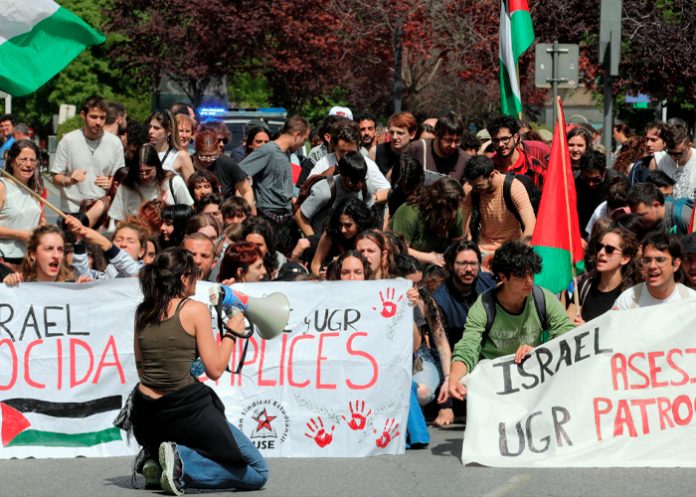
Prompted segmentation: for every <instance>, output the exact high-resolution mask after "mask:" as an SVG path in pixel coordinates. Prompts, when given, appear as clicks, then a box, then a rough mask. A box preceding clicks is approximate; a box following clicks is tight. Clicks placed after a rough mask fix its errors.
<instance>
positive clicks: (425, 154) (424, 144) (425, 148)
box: [420, 138, 428, 171]
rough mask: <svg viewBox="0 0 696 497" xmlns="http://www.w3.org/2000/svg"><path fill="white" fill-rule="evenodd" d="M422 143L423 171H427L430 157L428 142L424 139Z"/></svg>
mask: <svg viewBox="0 0 696 497" xmlns="http://www.w3.org/2000/svg"><path fill="white" fill-rule="evenodd" d="M420 142H421V145H423V171H425V170H426V169H427V167H426V165H427V163H426V160H427V156H428V149H427V142H426V141H425V140H424V139H423V138H421V139H420Z"/></svg>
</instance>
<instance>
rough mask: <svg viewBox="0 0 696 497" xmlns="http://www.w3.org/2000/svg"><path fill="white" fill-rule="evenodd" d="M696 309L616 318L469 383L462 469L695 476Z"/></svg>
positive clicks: (483, 365) (684, 306)
mask: <svg viewBox="0 0 696 497" xmlns="http://www.w3.org/2000/svg"><path fill="white" fill-rule="evenodd" d="M695 330H696V300H689V301H686V302H677V303H673V304H664V305H658V306H653V307H648V308H643V309H636V310H631V311H610V312H608V313H606V314H604V315H603V316H600V317H599V318H597V319H595V320H593V321H591V322H589V323H586V324H584V325H583V326H580V327H578V328H577V329H575V330H573V331H572V332H570V333H567V334H565V335H563V336H561V337H559V338H556V339H555V340H553V341H551V342H549V343H546V344H544V345H542V346H539V347H537V348H536V349H535V350H534V352H533V353H532V355H531V356H530V357H528V358H527V359H526V360H525V361H524V362H523V363H522V364H521V365H516V364H514V362H513V357H512V356H506V357H501V358H498V359H495V360H485V361H481V362H480V363H479V364H478V365H477V366H476V367H475V368H474V370H473V372H472V374H471V375H470V377H469V379H468V382H467V384H468V386H467V387H468V400H467V424H466V431H465V434H464V445H463V450H462V461H463V463H464V464H468V463H479V464H483V465H486V466H500V467H506V466H507V467H512V466H518V467H629V466H653V467H675V466H682V467H694V466H696V420H695V419H694V411H695V410H696V388H695V387H694V383H696V344H695V343H694V331H695Z"/></svg>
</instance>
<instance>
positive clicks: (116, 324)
mask: <svg viewBox="0 0 696 497" xmlns="http://www.w3.org/2000/svg"><path fill="white" fill-rule="evenodd" d="M410 285H411V283H410V282H409V281H407V280H382V281H369V282H322V283H319V282H293V283H255V284H247V285H236V286H235V287H234V288H235V289H237V290H240V291H242V292H244V293H246V294H247V295H249V296H250V297H262V296H263V295H267V294H269V293H273V292H281V293H284V294H285V295H287V297H288V298H289V301H290V306H291V309H292V311H291V315H290V322H289V325H288V329H287V330H285V332H283V333H282V334H281V335H280V336H279V337H277V338H275V339H273V340H270V341H266V340H262V339H260V338H259V337H258V335H254V337H252V338H251V339H250V345H249V351H248V353H247V356H246V359H245V362H244V369H243V371H242V374H241V375H234V374H230V373H225V374H224V375H223V376H222V377H221V378H220V379H219V380H218V381H217V382H214V383H213V382H210V380H208V379H206V378H202V380H203V381H207V382H208V384H210V385H211V386H212V387H213V388H214V389H215V390H216V391H217V393H218V395H219V396H220V397H221V398H222V400H223V402H224V403H225V406H226V415H227V417H228V419H229V420H230V422H231V423H233V424H235V425H236V426H238V427H239V428H240V429H241V430H242V431H243V432H244V433H245V434H246V435H247V436H248V437H250V439H251V440H252V441H253V442H254V443H255V444H256V445H257V447H259V448H260V450H261V452H262V453H263V454H264V455H265V456H282V457H360V456H368V455H377V454H398V453H403V451H404V448H405V436H406V419H407V413H408V404H409V395H410V388H411V360H412V359H411V355H412V345H413V333H412V327H413V312H412V308H411V307H409V306H408V305H407V299H406V296H405V294H406V291H407V289H408V288H409V287H410ZM210 286H211V285H210V284H199V285H198V289H197V290H198V293H197V296H196V298H198V299H200V300H202V301H206V302H207V300H208V288H209V287H210ZM141 299H142V297H141V294H140V291H139V288H138V281H137V280H136V279H123V280H114V281H109V282H96V283H90V284H85V285H75V284H38V283H34V284H21V285H20V286H19V287H16V288H8V287H5V286H4V285H0V365H1V366H0V442H1V444H0V445H1V446H0V458H10V457H29V456H31V457H73V456H77V455H84V456H116V455H126V454H133V453H135V452H136V449H137V447H135V443H134V442H133V441H131V443H130V444H129V443H127V442H126V441H125V435H124V433H123V432H121V431H120V430H118V429H116V428H114V427H113V426H112V424H111V423H112V421H113V419H114V418H115V416H116V414H117V413H118V411H119V409H120V408H121V405H122V403H123V401H124V400H125V398H126V397H127V395H128V394H129V393H130V391H131V390H132V389H133V387H134V385H135V384H136V383H137V373H136V371H135V363H134V358H133V316H134V312H135V307H136V306H137V304H138V303H139V302H140V301H141ZM213 321H216V320H215V319H213ZM238 342H239V343H238V346H237V348H236V349H235V352H234V353H233V357H232V359H231V366H230V369H232V370H234V368H235V367H236V365H237V362H238V360H239V358H240V357H241V350H242V345H243V341H242V340H240V341H238Z"/></svg>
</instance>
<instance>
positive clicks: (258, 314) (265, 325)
mask: <svg viewBox="0 0 696 497" xmlns="http://www.w3.org/2000/svg"><path fill="white" fill-rule="evenodd" d="M210 302H211V303H212V304H213V305H215V306H218V304H221V308H220V306H218V312H220V310H222V312H224V313H225V314H226V315H227V316H230V315H231V314H233V313H234V312H235V310H236V309H238V310H241V311H242V312H244V315H245V316H246V317H247V319H249V322H251V323H252V324H254V325H255V327H256V329H257V330H258V333H259V335H260V336H261V338H265V339H266V340H271V339H273V338H275V337H277V336H278V335H280V334H281V333H282V332H283V330H284V329H285V327H286V326H287V325H288V320H289V319H290V302H289V301H288V298H287V297H286V296H285V295H284V294H282V293H280V292H275V293H272V294H270V295H266V296H265V297H249V296H248V295H245V294H243V293H242V292H238V291H237V290H233V289H232V288H230V287H228V286H227V285H218V286H213V287H211V288H210ZM253 332H254V330H253V327H252V329H251V330H250V331H249V333H247V334H245V335H242V334H238V333H235V334H236V335H238V336H239V337H240V338H249V337H250V336H251V335H252V334H253Z"/></svg>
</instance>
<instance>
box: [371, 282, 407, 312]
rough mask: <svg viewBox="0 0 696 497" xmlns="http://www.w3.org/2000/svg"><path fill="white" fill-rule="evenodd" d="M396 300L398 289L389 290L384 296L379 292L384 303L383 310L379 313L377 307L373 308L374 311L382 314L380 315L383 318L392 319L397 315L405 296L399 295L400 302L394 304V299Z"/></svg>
mask: <svg viewBox="0 0 696 497" xmlns="http://www.w3.org/2000/svg"><path fill="white" fill-rule="evenodd" d="M395 298H396V289H395V288H387V289H386V290H385V292H384V294H382V292H381V291H380V292H379V299H380V300H381V301H382V310H381V311H377V308H376V307H373V308H372V310H373V311H377V312H379V313H380V315H381V316H382V317H383V318H390V317H392V316H394V314H396V308H397V305H398V304H399V302H401V301H402V300H403V298H404V296H403V295H399V300H397V301H396V302H394V299H395Z"/></svg>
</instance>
